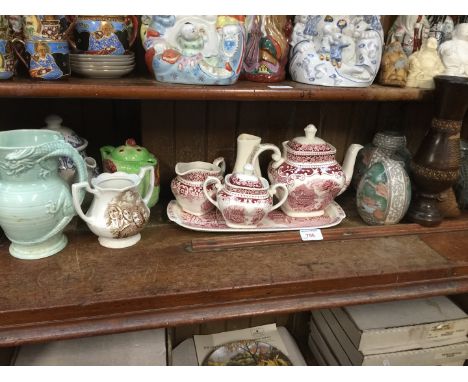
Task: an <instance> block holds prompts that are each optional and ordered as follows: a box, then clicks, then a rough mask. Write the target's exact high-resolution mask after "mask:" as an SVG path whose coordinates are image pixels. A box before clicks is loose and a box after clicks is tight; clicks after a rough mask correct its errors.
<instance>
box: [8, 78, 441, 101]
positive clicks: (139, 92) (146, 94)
mask: <svg viewBox="0 0 468 382" xmlns="http://www.w3.org/2000/svg"><path fill="white" fill-rule="evenodd" d="M278 86H279V87H280V88H278ZM58 96H60V97H61V98H105V99H140V100H143V99H148V100H151V99H154V100H195V101H221V100H223V101H427V100H430V99H432V91H431V90H423V89H417V88H393V87H385V86H380V85H372V86H370V87H368V88H331V87H330V88H329V87H321V86H311V85H305V84H300V83H298V82H293V81H285V82H281V83H274V84H265V83H256V82H250V81H239V82H237V83H236V84H234V85H231V86H197V85H178V84H166V83H161V82H156V81H155V80H154V79H151V78H150V77H149V76H134V77H125V78H121V79H110V80H104V79H102V80H95V79H87V78H77V77H72V78H70V79H68V80H64V81H36V80H32V79H29V78H15V79H13V80H11V81H2V82H0V97H25V98H32V97H34V98H43V97H44V98H47V97H49V98H50V97H58Z"/></svg>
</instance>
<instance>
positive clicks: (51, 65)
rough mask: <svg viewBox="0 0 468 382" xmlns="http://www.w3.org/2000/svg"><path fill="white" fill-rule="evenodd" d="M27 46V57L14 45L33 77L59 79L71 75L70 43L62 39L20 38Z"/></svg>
mask: <svg viewBox="0 0 468 382" xmlns="http://www.w3.org/2000/svg"><path fill="white" fill-rule="evenodd" d="M15 42H19V43H21V44H23V45H24V46H25V50H26V55H25V56H26V58H25V57H23V55H22V54H21V52H19V51H18V49H17V48H16V47H15V46H14V45H13V47H14V49H15V53H16V55H17V56H18V58H19V59H20V60H21V62H22V63H23V64H24V65H25V66H26V68H28V69H29V75H30V76H31V78H35V79H42V80H59V79H64V78H67V77H69V76H70V73H71V71H70V54H69V53H70V51H69V49H68V43H67V42H66V41H61V40H26V41H23V40H20V39H14V40H13V43H15Z"/></svg>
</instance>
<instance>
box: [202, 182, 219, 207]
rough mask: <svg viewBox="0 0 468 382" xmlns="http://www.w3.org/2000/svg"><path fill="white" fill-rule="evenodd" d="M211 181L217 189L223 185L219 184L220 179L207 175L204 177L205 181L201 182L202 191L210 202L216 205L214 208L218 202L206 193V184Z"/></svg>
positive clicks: (217, 205)
mask: <svg viewBox="0 0 468 382" xmlns="http://www.w3.org/2000/svg"><path fill="white" fill-rule="evenodd" d="M211 183H214V184H215V187H216V189H217V190H220V189H221V188H222V187H223V186H222V184H221V181H220V180H219V179H218V178H216V177H214V176H209V177H208V178H206V180H205V182H204V183H203V193H204V194H205V197H206V198H207V199H208V200H209V201H210V202H211V203H212V204H214V205H215V206H216V208H218V209H219V204H218V202H217V201H216V200H214V199H213V198H212V197H211V195H210V194H209V193H208V185H209V184H211Z"/></svg>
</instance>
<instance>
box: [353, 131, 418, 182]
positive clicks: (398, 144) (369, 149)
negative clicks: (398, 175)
mask: <svg viewBox="0 0 468 382" xmlns="http://www.w3.org/2000/svg"><path fill="white" fill-rule="evenodd" d="M382 158H390V159H393V160H396V161H399V162H402V163H403V167H404V169H405V171H406V173H407V174H409V171H410V162H411V154H410V152H409V150H408V149H407V148H406V137H405V136H404V135H402V134H401V133H399V132H398V131H379V132H378V133H376V134H375V135H374V138H373V139H372V143H370V144H367V145H365V146H364V148H363V149H362V150H361V151H359V153H358V155H357V157H356V163H355V165H354V173H353V179H352V183H353V187H354V188H355V189H357V187H358V185H359V181H360V180H361V177H362V176H363V175H364V174H365V173H366V171H367V170H368V169H369V167H370V166H371V165H372V163H375V162H376V161H378V160H380V159H382Z"/></svg>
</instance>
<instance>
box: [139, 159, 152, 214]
mask: <svg viewBox="0 0 468 382" xmlns="http://www.w3.org/2000/svg"><path fill="white" fill-rule="evenodd" d="M148 171H149V172H150V185H149V187H148V189H147V190H146V195H145V196H143V203H145V205H146V206H148V203H149V201H150V199H151V195H153V190H154V166H143V167H142V168H141V169H140V172H139V174H138V176H139V177H140V178H141V179H142V180H143V178H144V177H145V175H146V173H147V172H148Z"/></svg>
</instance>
